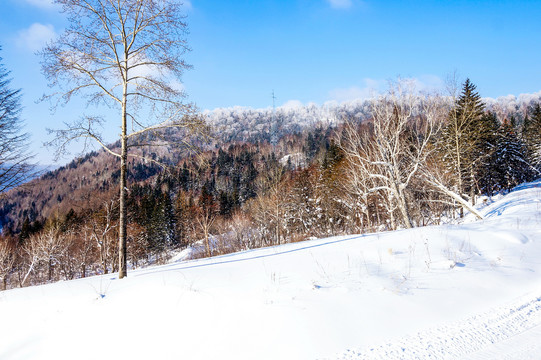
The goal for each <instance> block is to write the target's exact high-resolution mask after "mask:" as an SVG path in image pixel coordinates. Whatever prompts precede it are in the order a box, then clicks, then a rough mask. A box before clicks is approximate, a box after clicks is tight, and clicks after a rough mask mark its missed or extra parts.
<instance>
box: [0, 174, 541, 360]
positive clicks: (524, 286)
mask: <svg viewBox="0 0 541 360" xmlns="http://www.w3.org/2000/svg"><path fill="white" fill-rule="evenodd" d="M537 186H539V183H533V184H529V185H528V186H524V187H523V188H522V189H521V190H519V191H515V192H513V193H510V194H508V195H506V196H505V197H502V198H501V199H499V200H498V201H496V202H495V203H493V204H490V205H488V206H486V207H485V209H483V212H484V213H485V214H486V215H487V219H486V220H484V221H481V222H469V223H467V224H462V225H446V226H439V227H426V228H416V229H413V230H402V231H396V232H388V233H380V234H371V235H352V236H343V237H335V238H329V239H319V240H311V241H306V242H301V243H295V244H287V245H283V246H277V247H271V248H265V249H257V250H252V251H246V252H242V253H238V254H230V255H225V256H218V257H214V258H210V259H201V260H193V261H180V262H174V263H171V264H168V265H164V266H157V267H150V268H147V269H140V270H135V271H132V272H130V273H129V275H128V278H126V279H123V280H118V279H117V275H116V274H111V275H105V276H100V277H92V278H86V279H80V280H75V281H70V282H59V283H55V284H50V285H44V286H36V287H30V288H24V289H14V290H9V291H5V292H0V322H1V324H2V326H0V359H38V358H39V359H73V358H77V359H95V358H113V357H119V358H126V359H128V358H129V359H149V358H156V359H179V358H182V359H316V358H329V359H332V358H337V359H393V358H396V359H402V358H406V359H455V358H457V359H460V358H464V359H485V358H491V359H497V358H502V359H505V358H506V356H511V358H518V359H528V358H531V357H529V356H533V355H532V354H535V353H536V352H538V350H539V346H538V345H537V343H536V342H534V341H533V339H538V337H536V334H539V333H541V330H540V326H541V309H540V308H541V301H540V298H541V283H540V281H539V278H540V277H539V275H540V272H541V209H540V207H541V202H540V200H541V189H540V188H538V187H537ZM490 356H492V357H490ZM508 358H509V357H508Z"/></svg>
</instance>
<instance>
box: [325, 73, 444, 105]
mask: <svg viewBox="0 0 541 360" xmlns="http://www.w3.org/2000/svg"><path fill="white" fill-rule="evenodd" d="M402 80H405V81H411V82H412V83H413V85H414V88H415V90H416V91H418V92H438V91H441V90H442V89H443V88H444V85H445V83H444V81H443V80H442V79H441V78H440V77H438V76H435V75H421V76H419V77H414V78H402ZM388 87H389V80H383V79H369V78H366V79H363V84H362V85H361V86H358V85H354V86H351V87H349V88H338V89H333V90H331V91H329V96H328V97H329V100H330V101H336V102H338V103H340V102H345V101H352V100H365V99H370V98H373V97H375V96H377V95H378V94H381V93H382V92H384V91H386V90H387V89H388Z"/></svg>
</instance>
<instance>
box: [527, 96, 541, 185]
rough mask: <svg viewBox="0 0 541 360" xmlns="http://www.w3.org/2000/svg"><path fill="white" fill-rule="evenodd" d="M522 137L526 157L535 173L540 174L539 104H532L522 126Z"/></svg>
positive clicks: (540, 111)
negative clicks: (526, 152)
mask: <svg viewBox="0 0 541 360" xmlns="http://www.w3.org/2000/svg"><path fill="white" fill-rule="evenodd" d="M522 139H523V140H524V143H525V144H526V147H527V151H528V158H529V159H530V162H531V164H532V165H533V166H534V168H535V171H536V172H537V174H538V175H539V174H541V105H540V103H537V104H535V106H533V107H532V108H531V109H530V111H529V113H528V115H527V116H526V118H525V119H524V123H523V126H522Z"/></svg>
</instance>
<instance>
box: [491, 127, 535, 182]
mask: <svg viewBox="0 0 541 360" xmlns="http://www.w3.org/2000/svg"><path fill="white" fill-rule="evenodd" d="M493 163H494V168H495V180H496V184H497V186H498V188H499V189H501V190H511V189H512V188H513V187H515V186H517V185H518V184H521V183H523V182H526V181H528V180H530V179H531V171H530V164H529V163H528V161H527V160H526V148H525V146H524V143H523V142H522V141H521V140H520V139H519V137H518V136H517V133H516V130H515V128H514V126H513V125H512V123H511V121H508V120H506V121H504V123H503V124H502V126H501V127H500V129H499V132H498V143H497V148H496V151H495V152H494V154H493Z"/></svg>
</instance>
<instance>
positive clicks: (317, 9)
mask: <svg viewBox="0 0 541 360" xmlns="http://www.w3.org/2000/svg"><path fill="white" fill-rule="evenodd" d="M50 2H51V1H50V0H2V5H1V7H2V11H1V12H0V45H1V46H2V47H3V49H2V51H1V52H0V56H2V57H3V63H4V65H5V66H6V68H8V69H9V70H11V71H12V77H13V86H14V87H18V88H22V89H23V92H24V98H23V104H24V111H23V118H24V119H25V121H26V129H27V131H28V132H30V133H31V135H32V140H33V146H32V147H33V150H34V152H36V153H38V157H37V159H38V160H39V161H40V162H45V163H47V162H51V161H52V160H51V159H52V156H51V155H50V154H49V153H48V152H47V151H46V150H44V149H43V148H41V147H40V144H41V143H42V142H43V141H45V140H47V139H48V136H47V135H46V133H45V128H46V127H50V128H59V127H62V122H63V121H69V120H70V119H71V118H73V117H76V116H79V115H80V114H81V113H82V111H84V105H83V104H82V103H78V102H75V103H73V104H72V105H70V106H68V107H66V108H59V109H58V110H57V111H56V113H55V114H53V115H52V114H50V112H49V110H48V105H47V104H45V103H41V104H36V103H35V101H36V100H37V99H38V98H39V97H40V96H41V95H42V94H43V93H44V92H47V91H48V89H47V86H46V81H45V79H44V78H43V76H42V75H41V73H40V68H39V58H38V57H37V56H36V55H34V52H35V51H36V50H38V49H39V48H40V47H41V46H42V45H43V43H44V42H45V41H46V40H47V39H49V38H51V37H52V36H54V34H58V33H61V31H62V29H63V28H64V26H65V25H66V22H65V19H64V18H63V16H62V15H61V14H60V13H59V12H58V8H56V7H55V6H52V5H51V4H50ZM185 8H186V14H187V16H188V18H187V22H188V24H189V27H190V34H189V36H188V42H189V44H190V46H191V47H192V49H193V51H192V52H190V53H189V54H188V55H187V56H186V57H187V60H188V62H189V63H191V64H192V65H193V66H194V69H193V70H190V71H189V72H187V73H186V74H185V76H184V78H183V83H184V86H185V88H186V91H187V92H188V94H189V96H190V98H189V99H190V100H191V101H194V102H195V103H197V105H198V106H199V107H200V108H201V109H213V108H216V107H229V106H235V105H241V106H251V107H257V108H259V107H267V106H270V105H272V98H271V93H272V91H273V90H274V92H275V94H276V97H277V100H276V103H277V105H282V104H285V103H288V102H295V103H297V102H301V103H308V102H315V103H318V104H322V103H324V102H326V101H331V100H335V101H339V102H340V101H346V100H351V99H354V98H358V97H367V96H368V95H369V93H370V92H369V90H370V89H371V88H375V89H376V90H378V89H379V90H381V89H383V88H384V86H385V82H386V81H387V80H388V79H394V78H396V77H398V76H401V77H411V78H416V79H418V81H419V84H420V86H421V87H423V86H424V87H427V88H432V87H436V88H437V87H443V84H444V82H445V79H446V77H448V76H449V75H450V74H452V73H453V72H456V73H457V74H458V75H459V78H461V79H464V78H465V77H469V78H471V80H472V81H473V82H474V83H475V84H476V85H477V88H478V90H479V92H480V94H481V95H482V96H489V97H498V96H503V95H508V94H514V95H518V94H521V93H532V92H537V91H539V90H541V67H540V65H541V46H540V45H541V44H540V41H541V40H540V39H541V21H539V19H540V18H541V1H381V0H379V1H376V0H290V1H284V0H275V1H271V0H263V1H248V0H240V1H219V0H191V1H190V2H185ZM111 133H112V135H111V139H114V134H115V131H112V132H111ZM67 160H69V159H65V160H64V162H65V161H67Z"/></svg>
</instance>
